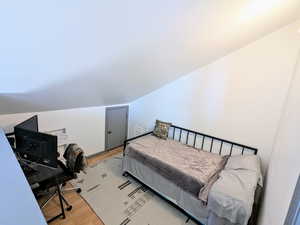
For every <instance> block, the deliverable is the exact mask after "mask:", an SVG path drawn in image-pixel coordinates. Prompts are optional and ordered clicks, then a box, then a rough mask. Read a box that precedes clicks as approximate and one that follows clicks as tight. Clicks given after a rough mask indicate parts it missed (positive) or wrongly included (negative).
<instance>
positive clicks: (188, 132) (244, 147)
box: [123, 125, 258, 155]
mask: <svg viewBox="0 0 300 225" xmlns="http://www.w3.org/2000/svg"><path fill="white" fill-rule="evenodd" d="M171 129H173V132H169V135H168V137H169V138H171V139H173V140H176V136H175V134H176V131H179V138H178V141H179V142H182V139H183V138H182V136H183V133H186V137H185V140H184V141H185V142H184V143H185V144H187V145H188V144H189V138H190V136H191V135H193V137H194V139H193V144H192V145H191V146H192V147H194V148H197V147H198V146H197V145H196V141H197V138H198V137H202V141H201V147H200V149H201V150H204V143H205V140H207V139H209V140H210V142H209V144H210V145H209V152H212V150H213V146H214V143H215V141H218V142H220V148H219V152H218V153H219V155H221V154H222V150H223V147H224V146H225V144H229V145H230V153H229V155H232V152H233V149H234V148H236V147H239V148H240V149H239V150H241V154H242V155H244V152H245V150H246V151H251V152H253V154H254V155H256V154H257V151H258V149H257V148H253V147H250V146H247V145H243V144H239V143H236V142H232V141H228V140H225V139H222V138H218V137H214V136H211V135H208V134H204V133H200V132H197V131H193V130H189V129H186V128H183V127H178V126H175V125H172V126H171ZM152 133H153V131H151V132H147V133H145V134H142V135H139V136H136V137H133V138H130V139H127V140H125V141H124V150H123V155H124V154H125V148H126V146H127V144H128V143H129V142H130V141H133V140H135V139H138V138H140V137H143V136H146V135H149V134H152Z"/></svg>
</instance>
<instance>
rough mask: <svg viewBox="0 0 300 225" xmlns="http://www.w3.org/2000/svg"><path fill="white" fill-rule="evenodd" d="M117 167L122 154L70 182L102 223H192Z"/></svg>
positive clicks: (190, 224)
mask: <svg viewBox="0 0 300 225" xmlns="http://www.w3.org/2000/svg"><path fill="white" fill-rule="evenodd" d="M121 166H122V156H121V155H118V156H114V157H112V158H110V159H107V160H104V161H101V162H100V163H98V164H97V165H95V166H92V167H90V168H88V170H87V174H83V173H81V174H79V176H78V179H77V180H75V181H73V184H74V185H76V186H79V187H81V189H82V192H81V196H82V197H83V198H84V199H85V200H86V201H87V203H88V204H89V205H90V206H91V207H92V209H93V210H94V211H95V213H96V214H97V215H98V216H99V217H100V218H101V220H102V221H103V222H104V223H105V225H196V223H194V222H193V221H192V220H189V221H188V222H187V220H188V217H187V216H186V215H185V214H183V213H182V212H181V211H180V210H178V209H176V208H175V207H173V206H172V205H171V204H169V203H168V202H167V201H165V200H164V199H162V198H161V197H159V196H158V195H156V194H155V193H154V192H152V191H151V190H149V189H148V188H147V187H145V186H144V185H142V184H141V183H138V182H137V181H135V180H134V179H132V178H131V177H123V176H122V171H121Z"/></svg>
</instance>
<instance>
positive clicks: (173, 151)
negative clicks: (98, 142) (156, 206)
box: [123, 125, 262, 225]
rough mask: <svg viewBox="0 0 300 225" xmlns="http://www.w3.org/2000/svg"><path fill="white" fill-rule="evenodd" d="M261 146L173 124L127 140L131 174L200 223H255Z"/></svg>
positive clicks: (126, 166) (126, 161) (125, 171)
mask: <svg viewBox="0 0 300 225" xmlns="http://www.w3.org/2000/svg"><path fill="white" fill-rule="evenodd" d="M257 151H258V150H257V149H256V148H253V147H249V146H246V145H242V144H239V143H235V142H231V141H228V140H224V139H221V138H217V137H213V136H210V135H207V134H203V133H199V132H196V131H192V130H189V129H185V128H182V127H178V126H174V125H172V126H171V128H170V131H169V134H168V139H167V140H163V139H160V138H158V137H155V136H154V135H153V132H148V133H146V134H143V135H140V136H137V137H134V138H131V139H128V140H126V141H125V142H124V152H123V155H124V157H123V174H124V175H125V176H127V175H131V176H133V177H134V178H136V179H138V180H139V181H140V182H142V183H144V184H145V185H146V186H148V187H150V188H151V189H152V190H154V191H155V192H156V193H158V194H159V195H161V196H162V197H163V198H165V199H166V200H167V201H168V202H170V203H171V204H173V205H175V206H176V207H178V208H180V209H181V210H183V211H184V212H185V213H186V214H188V215H189V216H190V217H192V218H194V219H195V220H196V221H197V222H199V224H205V225H247V224H255V220H256V212H257V207H258V199H259V193H260V191H261V187H262V176H261V171H260V162H259V158H258V157H257V156H256V155H257Z"/></svg>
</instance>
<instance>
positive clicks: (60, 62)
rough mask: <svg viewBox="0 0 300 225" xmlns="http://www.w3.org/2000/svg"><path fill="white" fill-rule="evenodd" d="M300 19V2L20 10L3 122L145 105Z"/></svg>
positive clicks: (9, 19)
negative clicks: (14, 116)
mask: <svg viewBox="0 0 300 225" xmlns="http://www.w3.org/2000/svg"><path fill="white" fill-rule="evenodd" d="M298 18H300V1H299V0H263V1H262V0H163V1H162V0H147V1H146V0H124V1H120V0H109V1H100V0H89V1H82V0H64V1H61V0H51V1H34V0H26V1H19V0H10V1H5V2H2V3H1V7H0V27H1V35H0V75H1V76H0V79H1V80H0V114H5V113H17V112H35V111H44V110H56V109H66V108H75V107H87V106H101V105H112V104H120V103H126V102H130V101H132V100H135V99H137V98H139V97H141V96H143V95H145V94H147V93H149V92H151V91H153V90H155V89H157V88H159V87H161V86H163V85H164V84H166V83H168V82H170V81H172V80H175V79H177V78H179V77H180V76H183V75H185V74H187V73H189V72H191V71H193V70H195V69H196V68H198V67H201V66H203V65H206V64H208V63H210V62H213V61H214V60H216V59H218V58H220V57H222V56H224V55H226V54H228V53H230V52H232V51H234V50H236V49H238V48H241V47H243V46H245V45H247V44H248V43H250V42H253V41H255V40H257V39H259V38H261V37H262V36H264V35H266V34H268V33H270V32H272V31H275V30H276V29H278V28H280V27H282V26H284V25H286V24H288V23H291V22H293V21H294V20H296V19H298Z"/></svg>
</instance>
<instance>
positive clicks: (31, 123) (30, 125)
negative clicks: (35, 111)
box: [15, 115, 39, 132]
mask: <svg viewBox="0 0 300 225" xmlns="http://www.w3.org/2000/svg"><path fill="white" fill-rule="evenodd" d="M15 127H18V128H22V129H25V130H31V131H35V132H39V125H38V116H37V115H35V116H33V117H31V118H29V119H27V120H25V121H24V122H22V123H20V124H18V125H16V126H15Z"/></svg>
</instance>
